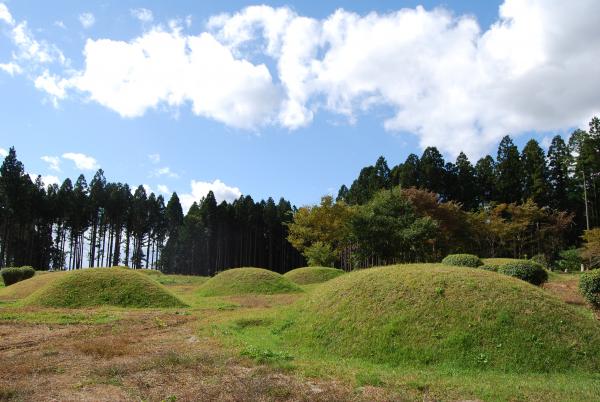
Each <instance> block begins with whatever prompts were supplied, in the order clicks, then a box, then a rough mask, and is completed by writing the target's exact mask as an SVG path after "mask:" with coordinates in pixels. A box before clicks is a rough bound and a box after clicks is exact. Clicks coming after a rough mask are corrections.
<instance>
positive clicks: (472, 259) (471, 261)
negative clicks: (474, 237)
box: [442, 254, 483, 268]
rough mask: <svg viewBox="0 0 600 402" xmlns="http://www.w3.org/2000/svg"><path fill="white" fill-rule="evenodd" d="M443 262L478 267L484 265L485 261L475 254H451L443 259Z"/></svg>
mask: <svg viewBox="0 0 600 402" xmlns="http://www.w3.org/2000/svg"><path fill="white" fill-rule="evenodd" d="M442 264H445V265H455V266H458V267H471V268H477V267H480V266H482V265H483V262H482V261H481V260H480V259H479V257H477V256H476V255H473V254H450V255H449V256H447V257H446V258H444V259H443V260H442Z"/></svg>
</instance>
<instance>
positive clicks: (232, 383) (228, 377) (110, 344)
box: [0, 299, 406, 401]
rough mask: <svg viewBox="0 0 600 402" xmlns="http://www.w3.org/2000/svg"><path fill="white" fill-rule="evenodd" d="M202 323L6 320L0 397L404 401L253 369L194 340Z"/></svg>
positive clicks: (192, 319)
mask: <svg viewBox="0 0 600 402" xmlns="http://www.w3.org/2000/svg"><path fill="white" fill-rule="evenodd" d="M281 302H282V301H281V300H277V303H281ZM246 303H248V304H249V305H255V304H258V303H256V302H254V300H252V299H250V300H246ZM200 325H203V324H202V321H201V320H200V317H197V316H193V315H180V314H176V313H165V312H160V311H156V312H146V311H143V312H142V311H140V312H131V313H128V314H126V315H125V316H124V317H123V318H122V319H121V320H119V321H117V322H113V323H109V324H96V325H79V324H78V325H41V324H40V325H34V324H26V323H19V322H4V323H2V324H0V336H1V337H2V339H3V345H2V348H0V366H1V367H2V376H1V377H0V400H35V401H57V400H61V401H62V400H68V401H128V400H132V401H139V400H146V401H163V400H167V401H169V400H173V401H175V400H176V401H197V400H203V401H331V400H336V401H345V400H352V401H356V400H358V401H362V400H365V401H367V400H374V399H376V400H381V401H386V400H390V401H391V400H406V398H403V397H400V396H399V395H395V394H393V393H391V392H390V391H387V390H382V389H378V388H371V387H364V388H359V389H355V388H353V387H352V386H350V385H348V384H343V383H340V382H336V381H319V380H309V379H305V378H300V377H298V376H296V375H294V374H293V373H289V372H282V371H280V370H278V369H275V368H271V367H268V366H262V365H253V364H252V363H250V362H249V361H248V360H247V359H243V358H240V357H238V356H237V355H232V354H231V352H230V351H227V350H226V349H224V348H223V347H221V345H220V344H219V342H218V340H217V339H215V338H211V337H202V336H199V335H198V329H199V326H200Z"/></svg>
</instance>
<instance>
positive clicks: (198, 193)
mask: <svg viewBox="0 0 600 402" xmlns="http://www.w3.org/2000/svg"><path fill="white" fill-rule="evenodd" d="M190 186H191V188H192V191H191V192H190V193H187V194H181V195H180V196H179V199H180V200H181V206H182V208H183V211H184V212H187V211H188V210H189V209H190V207H191V206H192V204H193V203H194V202H199V201H200V200H201V199H202V198H204V197H206V195H207V194H208V192H209V191H212V192H213V194H214V195H215V199H216V200H217V203H220V202H222V201H227V202H233V201H234V200H236V199H238V198H239V197H240V196H241V195H242V192H241V191H240V189H239V188H237V187H231V186H228V185H227V184H225V183H223V182H222V181H221V180H219V179H216V180H214V181H213V182H212V183H211V182H206V181H196V180H192V181H191V183H190Z"/></svg>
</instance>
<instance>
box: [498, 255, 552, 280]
mask: <svg viewBox="0 0 600 402" xmlns="http://www.w3.org/2000/svg"><path fill="white" fill-rule="evenodd" d="M497 272H498V273H501V274H504V275H508V276H512V277H515V278H519V279H521V280H523V281H525V282H529V283H531V284H533V285H537V286H539V285H541V284H542V283H544V282H546V281H547V280H548V272H546V270H545V269H544V268H543V267H542V266H541V265H540V264H538V263H536V262H533V261H515V262H509V263H506V264H502V265H500V266H499V267H498V269H497Z"/></svg>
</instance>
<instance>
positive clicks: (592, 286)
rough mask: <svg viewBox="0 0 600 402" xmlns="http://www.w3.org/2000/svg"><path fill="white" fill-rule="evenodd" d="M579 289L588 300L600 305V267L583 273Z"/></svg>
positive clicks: (597, 305)
mask: <svg viewBox="0 0 600 402" xmlns="http://www.w3.org/2000/svg"><path fill="white" fill-rule="evenodd" d="M579 290H580V292H581V294H583V296H584V297H585V299H586V300H587V301H588V302H590V303H592V304H593V305H594V306H596V307H600V269H595V270H593V271H589V272H585V273H583V274H581V277H580V278H579Z"/></svg>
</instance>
